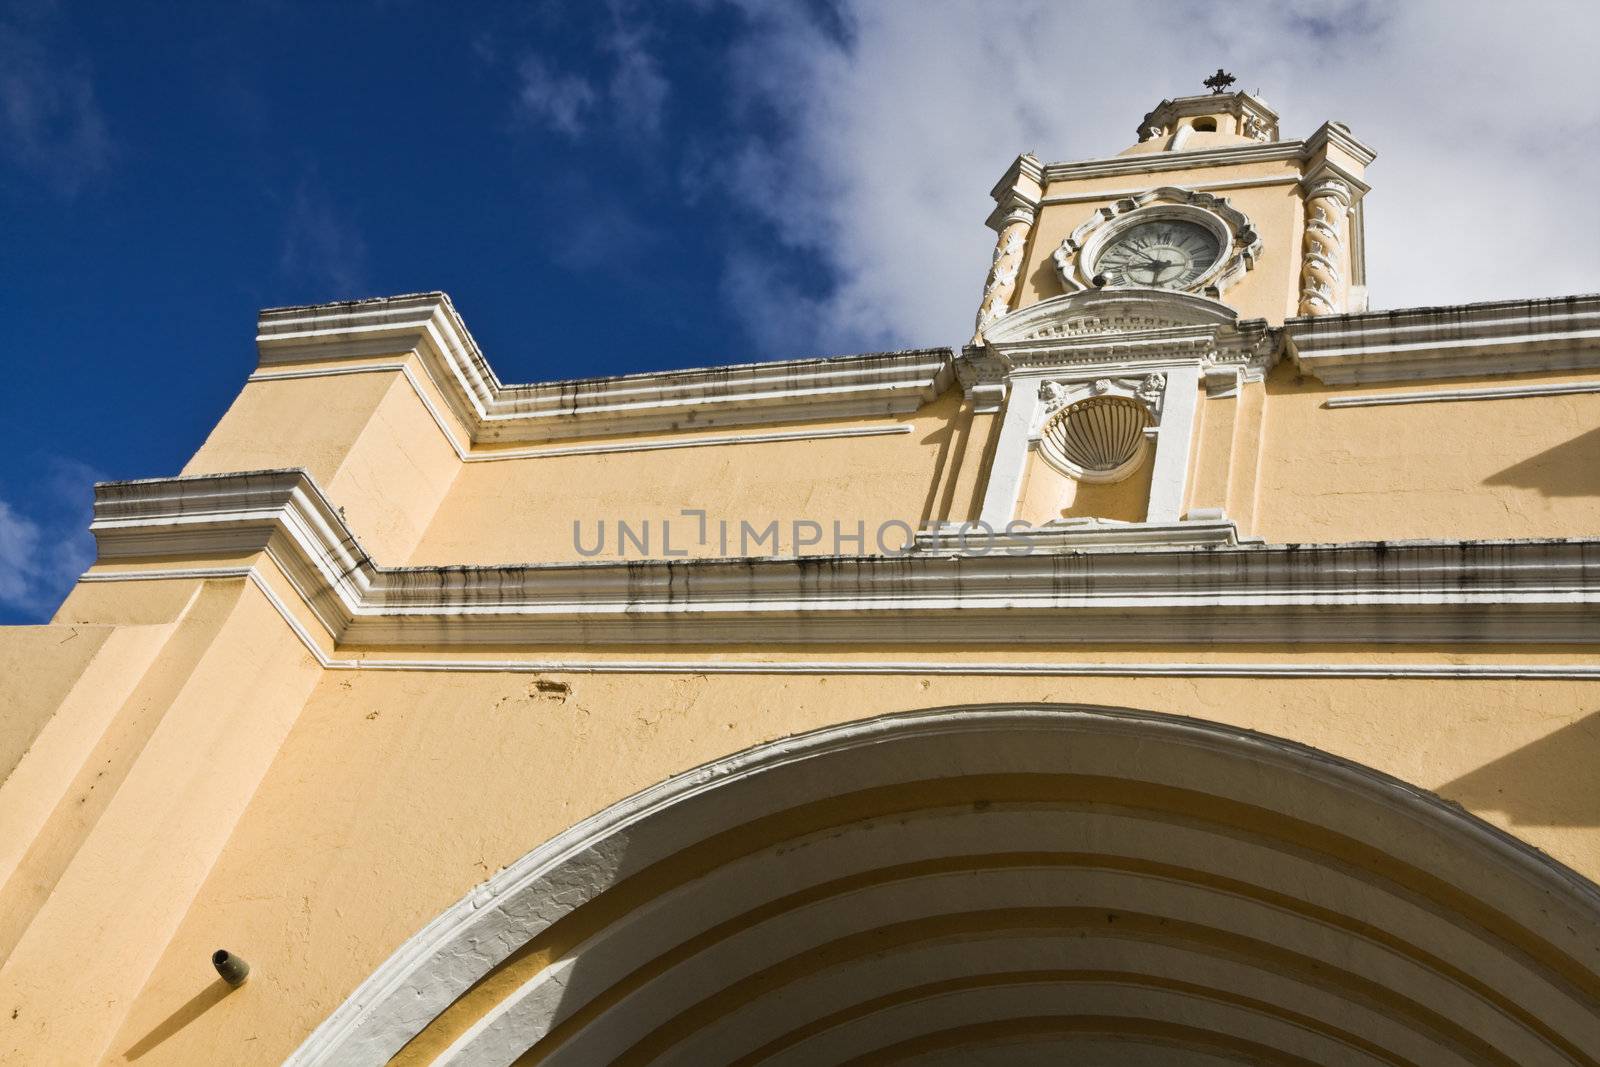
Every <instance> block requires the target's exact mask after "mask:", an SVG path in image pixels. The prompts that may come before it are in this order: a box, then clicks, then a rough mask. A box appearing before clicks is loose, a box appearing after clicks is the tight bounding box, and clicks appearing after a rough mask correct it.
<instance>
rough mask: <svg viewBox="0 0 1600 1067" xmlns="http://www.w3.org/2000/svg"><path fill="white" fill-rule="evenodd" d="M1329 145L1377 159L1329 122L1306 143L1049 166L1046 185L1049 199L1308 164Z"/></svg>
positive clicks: (1361, 158)
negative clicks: (1082, 185) (1061, 191)
mask: <svg viewBox="0 0 1600 1067" xmlns="http://www.w3.org/2000/svg"><path fill="white" fill-rule="evenodd" d="M1329 144H1333V145H1335V146H1336V147H1338V148H1339V149H1340V150H1341V151H1343V152H1345V153H1347V154H1348V155H1349V156H1350V157H1351V158H1353V159H1355V160H1356V161H1357V162H1359V163H1360V164H1361V165H1362V166H1365V165H1366V164H1368V163H1371V162H1372V160H1373V159H1374V158H1376V153H1374V152H1373V151H1372V149H1371V148H1369V147H1367V146H1366V145H1365V144H1363V143H1361V141H1359V140H1357V139H1356V137H1355V136H1354V135H1353V134H1351V132H1350V131H1349V130H1348V129H1347V128H1345V127H1344V126H1343V125H1341V124H1339V123H1336V122H1327V123H1323V125H1322V126H1321V127H1319V128H1318V129H1317V131H1316V132H1315V133H1313V134H1312V135H1311V136H1310V137H1308V138H1306V139H1305V140H1303V141H1276V142H1271V143H1267V144H1261V143H1245V144H1238V145H1229V146H1226V147H1223V148H1203V149H1200V150H1198V151H1193V152H1170V151H1169V152H1145V153H1139V154H1137V155H1131V156H1108V157H1102V158H1100V159H1085V160H1079V161H1077V162H1070V163H1049V164H1046V165H1045V167H1044V181H1045V185H1046V194H1047V195H1048V193H1049V186H1050V185H1051V184H1053V183H1055V182H1076V181H1085V180H1087V179H1091V178H1120V177H1127V176H1131V175H1135V174H1155V173H1162V172H1166V171H1175V170H1201V169H1205V168H1208V167H1236V166H1239V165H1241V164H1246V163H1279V162H1287V161H1290V160H1293V161H1297V162H1304V161H1306V160H1309V159H1311V158H1313V157H1315V156H1316V155H1318V154H1319V153H1321V152H1323V151H1324V150H1325V149H1326V148H1327V146H1328V145H1329Z"/></svg>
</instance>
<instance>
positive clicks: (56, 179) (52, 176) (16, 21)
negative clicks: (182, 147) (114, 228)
mask: <svg viewBox="0 0 1600 1067" xmlns="http://www.w3.org/2000/svg"><path fill="white" fill-rule="evenodd" d="M34 14H35V16H36V17H35V18H32V19H30V18H27V17H26V12H25V9H19V10H17V11H13V12H11V13H10V14H9V15H0V158H3V159H9V160H10V162H11V163H12V164H13V165H14V166H17V167H19V168H21V169H22V170H24V171H26V172H29V173H31V174H33V175H34V176H36V177H38V178H41V179H44V180H46V181H48V182H49V184H50V186H51V188H53V189H54V190H56V191H57V192H60V193H62V194H64V195H67V196H71V195H72V194H74V193H76V192H77V191H78V190H79V189H81V188H82V187H83V185H84V184H86V183H87V182H89V181H91V180H92V179H94V178H96V177H98V176H99V175H100V174H101V173H103V172H104V171H105V170H106V169H107V168H108V167H109V166H110V164H111V160H112V156H113V154H114V151H113V145H112V141H111V136H110V134H109V132H108V130H107V127H106V121H105V117H104V115H102V114H101V111H100V107H99V104H98V103H97V101H96V99H95V90H94V81H93V79H92V78H91V76H90V72H89V69H88V66H87V65H86V64H85V63H84V62H83V61H82V60H80V59H77V58H75V57H74V56H72V55H71V54H69V53H68V52H65V51H63V50H61V49H59V48H56V47H54V46H52V45H51V43H50V42H49V40H48V36H47V34H46V32H45V31H46V29H47V26H46V24H45V23H46V22H47V21H48V20H47V19H46V18H45V16H46V15H48V9H47V8H46V9H41V10H40V11H38V12H35V13H34Z"/></svg>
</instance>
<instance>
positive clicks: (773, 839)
mask: <svg viewBox="0 0 1600 1067" xmlns="http://www.w3.org/2000/svg"><path fill="white" fill-rule="evenodd" d="M1597 920H1600V891H1597V889H1596V887H1595V886H1594V885H1593V884H1591V883H1589V882H1587V881H1585V880H1584V879H1582V878H1580V877H1578V876H1577V875H1575V874H1574V873H1572V872H1571V871H1569V870H1567V869H1566V868H1564V867H1561V866H1560V865H1559V864H1556V863H1554V862H1552V861H1551V860H1549V859H1548V858H1546V857H1544V856H1542V855H1541V854H1540V853H1538V852H1536V851H1534V850H1533V849H1530V848H1528V847H1527V846H1525V845H1523V844H1522V843H1520V842H1518V841H1516V840H1515V839H1514V838H1511V837H1509V836H1508V835H1505V834H1503V833H1501V832H1499V831H1497V830H1495V829H1493V828H1492V827H1490V826H1488V825H1487V824H1485V823H1483V822H1482V821H1480V820H1478V819H1476V818H1474V817H1472V816H1470V815H1468V814H1466V813H1464V812H1462V811H1461V810H1460V809H1458V808H1455V807H1452V806H1450V805H1448V804H1446V803H1444V802H1442V801H1440V800H1439V799H1438V798H1437V797H1435V796H1433V795H1432V794H1429V793H1425V792H1423V791H1420V790H1417V789H1414V788H1412V787H1410V786H1407V785H1405V784H1404V783H1401V782H1399V781H1396V780H1395V779H1392V778H1389V777H1387V776H1384V775H1381V774H1378V773H1376V772H1374V771H1371V770H1369V769H1366V768H1363V767H1359V766H1357V765H1354V764H1351V763H1349V762H1347V761H1343V760H1340V759H1337V758H1335V757H1332V756H1330V755H1328V754H1326V753H1322V752H1318V751H1316V750H1314V749H1310V748H1306V747H1304V746H1301V745H1297V744H1293V743H1291V742H1287V741H1283V740H1280V739H1276V738H1272V737H1267V736H1264V735H1260V734H1253V733H1249V732H1247V731H1240V730H1236V729H1232V728H1228V727H1223V726H1220V725H1216V724H1213V723H1207V722H1202V721H1199V720H1194V719H1183V718H1175V717H1171V716H1158V715H1148V714H1141V713H1134V712H1127V711H1117V710H1111V709H1103V708H1085V707H1071V706H1023V707H1017V706H969V707H959V708H945V709H936V710H931V711H924V712H915V713H909V714H901V715H893V716H886V717H883V718H878V719H870V720H865V721H858V722H852V723H848V724H845V725H841V726H835V727H830V728H827V729H824V730H820V731H816V732H814V733H810V734H805V735H802V736H799V737H794V738H789V739H785V740H782V741H777V742H773V743H770V744H766V745H762V746H758V747H757V748H755V749H751V750H749V751H747V752H744V753H740V754H738V755H736V756H732V757H729V758H727V759H724V760H721V761H718V762H716V763H714V764H709V765H707V766H705V767H701V768H698V769H696V770H694V771H691V772H688V773H686V774H684V775H681V776H679V777H676V778H674V779H671V780H669V781H667V782H664V783H661V784H660V785H658V786H656V787H653V788H651V789H649V790H646V791H644V792H642V793H640V794H638V795H636V796H634V797H631V798H629V799H628V800H626V801H623V802H621V803H619V804H617V805H615V806H613V807H612V808H610V809H608V810H607V811H605V812H602V813H600V814H599V815H596V816H595V817H593V818H591V819H588V820H586V821H585V822H583V823H580V824H579V825H577V826H575V827H573V828H572V829H571V830H569V831H568V832H566V833H564V834H562V835H561V836H560V837H558V838H556V839H554V840H552V841H550V842H548V843H547V844H545V845H543V846H541V847H540V848H538V849H535V850H534V851H533V852H531V853H529V854H528V855H527V856H525V857H524V858H523V859H522V860H521V861H519V862H518V863H517V864H516V865H515V866H513V867H512V868H510V869H508V870H506V871H504V872H502V873H501V874H500V875H497V876H496V877H495V878H494V879H493V880H491V881H490V882H489V883H486V885H485V886H483V887H480V889H479V891H477V892H475V893H474V894H472V895H470V896H469V897H468V898H466V899H464V900H463V901H462V902H461V903H459V904H458V905H456V906H455V907H454V908H452V909H451V910H450V911H448V912H446V913H445V914H444V915H441V916H440V917H439V918H438V919H437V920H435V921H434V922H433V923H431V924H430V925H429V926H428V927H427V928H425V929H424V930H423V931H421V932H420V933H419V934H418V935H417V936H416V937H415V938H413V939H412V940H411V941H410V942H408V943H407V945H405V946H403V947H402V948H401V950H400V951H399V952H397V953H396V954H395V956H394V957H393V958H391V959H390V960H389V962H388V963H386V964H385V965H384V966H383V967H382V968H380V969H379V971H378V972H377V973H376V974H374V975H373V977H372V978H371V979H369V980H368V982H366V983H365V984H364V985H363V986H362V987H361V989H359V990H357V992H356V993H355V994H354V995H353V996H352V997H351V998H350V1000H349V1001H348V1002H347V1003H346V1004H345V1005H344V1006H342V1007H341V1008H340V1009H339V1011H338V1012H336V1013H335V1014H334V1015H333V1016H332V1017H331V1018H330V1019H329V1020H328V1021H327V1022H326V1023H325V1024H324V1025H323V1026H322V1027H321V1028H320V1029H319V1030H318V1031H317V1032H316V1033H315V1034H314V1035H313V1036H312V1037H311V1038H310V1039H309V1040H308V1041H307V1043H306V1045H305V1046H303V1047H302V1048H301V1049H300V1050H299V1052H297V1053H296V1056H295V1057H294V1058H293V1059H292V1060H291V1062H293V1063H296V1064H335V1063H336V1064H340V1065H348V1064H367V1063H371V1064H380V1063H385V1062H390V1061H391V1058H392V1059H393V1060H394V1061H395V1062H400V1063H434V1062H440V1063H451V1064H474V1065H477V1064H510V1063H527V1064H535V1063H537V1064H548V1065H552V1067H554V1065H560V1067H567V1065H593V1064H602V1063H605V1064H610V1063H617V1064H643V1063H656V1064H694V1065H707V1064H751V1065H753V1064H757V1063H761V1064H772V1065H802V1064H803V1065H820V1064H836V1063H837V1064H843V1063H855V1062H861V1063H866V1062H872V1063H918V1064H923V1063H941V1064H942V1063H949V1064H956V1063H961V1064H971V1063H986V1062H993V1063H1006V1064H1027V1063H1035V1062H1037V1063H1052V1064H1054V1063H1060V1062H1063V1061H1064V1058H1065V1062H1072V1063H1074V1064H1098V1063H1107V1064H1110V1063H1117V1064H1130V1063H1151V1064H1166V1063H1184V1064H1194V1063H1200V1064H1211V1063H1217V1064H1223V1063H1258V1062H1271V1063H1278V1062H1284V1063H1313V1064H1339V1065H1344V1064H1389V1065H1393V1064H1418V1065H1430V1067H1431V1065H1433V1064H1484V1063H1495V1064H1506V1065H1508V1067H1509V1065H1513V1064H1515V1065H1523V1067H1526V1065H1530V1064H1539V1063H1574V1062H1577V1063H1594V1062H1596V1055H1597V1054H1600V1053H1597V1050H1600V1007H1597V1005H1600V923H1597Z"/></svg>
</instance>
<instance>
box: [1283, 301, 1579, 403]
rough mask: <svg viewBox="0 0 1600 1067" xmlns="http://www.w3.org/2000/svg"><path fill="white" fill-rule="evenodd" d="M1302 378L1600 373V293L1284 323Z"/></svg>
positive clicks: (1335, 381) (1341, 380) (1335, 380)
mask: <svg viewBox="0 0 1600 1067" xmlns="http://www.w3.org/2000/svg"><path fill="white" fill-rule="evenodd" d="M1283 332H1284V337H1285V340H1286V346H1287V350H1288V352H1289V354H1290V356H1291V357H1292V358H1293V359H1294V360H1295V363H1296V365H1297V366H1298V367H1299V369H1300V371H1301V373H1303V374H1308V375H1311V376H1313V377H1315V378H1318V379H1319V380H1321V381H1323V382H1326V383H1328V384H1330V385H1343V384H1349V383H1362V382H1404V381H1421V380H1428V379H1444V378H1469V377H1470V378H1476V377H1483V376H1486V375H1496V374H1528V373H1538V372H1541V371H1556V370H1575V369H1589V368H1597V367H1600V295H1586V296H1567V297H1555V298H1550V299H1542V300H1497V301H1492V302H1489V303H1482V304H1459V305H1455V306H1452V307H1426V308H1402V309H1398V310H1394V311H1367V312H1362V313H1360V314H1354V315H1325V316H1319V317H1315V318H1294V319H1289V320H1288V321H1287V322H1285V323H1284V327H1283Z"/></svg>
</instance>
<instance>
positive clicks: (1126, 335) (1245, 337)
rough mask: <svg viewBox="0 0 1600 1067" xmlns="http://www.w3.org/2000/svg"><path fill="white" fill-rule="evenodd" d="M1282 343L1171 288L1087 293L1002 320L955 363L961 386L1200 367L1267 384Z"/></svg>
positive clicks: (1256, 323) (1212, 303)
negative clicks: (1062, 372) (1020, 376)
mask: <svg viewBox="0 0 1600 1067" xmlns="http://www.w3.org/2000/svg"><path fill="white" fill-rule="evenodd" d="M1277 351H1278V342H1277V338H1276V334H1275V333H1274V331H1272V330H1270V329H1268V327H1267V324H1266V321H1265V320H1263V319H1245V320H1240V319H1239V316H1238V312H1236V311H1234V310H1233V309H1232V308H1231V307H1229V306H1227V305H1226V304H1223V303H1221V302H1219V301H1216V300H1211V299H1209V298H1207V297H1203V296H1196V295H1194V294H1192V293H1177V292H1173V291H1171V290H1167V289H1145V288H1134V287H1124V288H1113V289H1088V290H1082V291H1079V292H1074V293H1067V294H1065V295H1062V296H1054V297H1050V298H1049V299H1047V300H1041V301H1039V302H1038V303H1036V304H1030V305H1028V306H1027V307H1025V308H1023V309H1021V310H1020V311H1014V312H1012V313H1011V314H1009V315H1007V316H1005V317H1004V318H1002V319H1000V320H998V321H997V322H996V323H995V324H994V325H993V326H991V327H990V328H989V330H988V331H987V332H986V333H985V335H984V344H982V345H981V346H969V347H968V348H967V349H965V350H964V351H963V352H962V354H961V356H960V358H959V359H958V360H957V361H956V372H957V376H958V378H959V380H960V382H961V385H962V387H963V388H964V389H965V390H966V391H967V392H968V393H969V394H970V393H971V392H972V390H973V389H974V388H976V387H982V386H986V385H993V384H997V383H1000V382H1003V381H1005V380H1007V379H1008V378H1009V377H1010V376H1011V375H1012V374H1014V373H1016V372H1018V371H1024V372H1026V371H1029V370H1056V369H1072V370H1076V371H1081V372H1083V373H1105V374H1111V373H1113V372H1116V373H1124V374H1135V373H1140V372H1142V371H1148V370H1151V369H1156V368H1159V367H1162V366H1167V365H1170V364H1173V363H1177V362H1185V361H1196V360H1198V361H1199V362H1200V363H1201V364H1202V366H1203V367H1204V368H1205V369H1208V370H1210V369H1215V368H1218V367H1233V368H1237V369H1238V370H1239V371H1240V372H1242V373H1243V374H1245V375H1246V376H1247V377H1249V378H1251V379H1258V378H1260V377H1261V376H1262V375H1263V374H1264V373H1265V372H1266V370H1268V369H1269V368H1270V367H1271V365H1272V363H1273V362H1274V361H1275V360H1276V357H1277Z"/></svg>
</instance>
